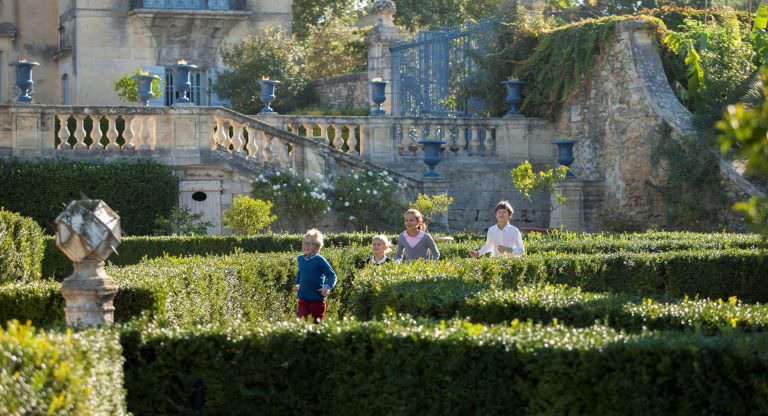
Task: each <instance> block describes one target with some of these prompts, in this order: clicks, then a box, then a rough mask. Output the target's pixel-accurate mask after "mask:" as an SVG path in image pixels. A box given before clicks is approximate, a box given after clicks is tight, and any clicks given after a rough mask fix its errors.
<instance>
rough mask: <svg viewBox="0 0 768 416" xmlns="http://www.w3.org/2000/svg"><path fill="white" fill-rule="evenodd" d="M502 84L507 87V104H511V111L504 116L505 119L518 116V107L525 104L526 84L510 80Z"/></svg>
mask: <svg viewBox="0 0 768 416" xmlns="http://www.w3.org/2000/svg"><path fill="white" fill-rule="evenodd" d="M501 83H502V84H504V86H506V87H507V104H509V111H507V113H506V114H504V117H511V116H516V115H518V114H519V113H518V112H517V106H518V105H519V104H520V103H521V102H523V87H524V86H525V84H526V82H525V81H521V80H508V81H502V82H501Z"/></svg>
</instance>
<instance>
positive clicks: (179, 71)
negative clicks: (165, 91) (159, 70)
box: [170, 59, 197, 105]
mask: <svg viewBox="0 0 768 416" xmlns="http://www.w3.org/2000/svg"><path fill="white" fill-rule="evenodd" d="M170 68H171V70H172V71H173V82H174V84H175V87H176V93H177V94H178V98H176V99H175V100H174V101H173V103H174V104H177V105H192V100H191V99H190V98H189V92H190V91H191V90H192V71H195V70H197V65H192V64H189V63H187V61H185V60H183V59H182V60H180V61H179V62H177V63H175V64H173V65H171V66H170Z"/></svg>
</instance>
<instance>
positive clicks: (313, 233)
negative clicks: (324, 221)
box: [304, 228, 325, 248]
mask: <svg viewBox="0 0 768 416" xmlns="http://www.w3.org/2000/svg"><path fill="white" fill-rule="evenodd" d="M307 237H309V238H310V239H312V241H314V242H315V243H317V247H318V248H323V239H324V238H325V236H324V235H323V233H321V232H320V230H318V229H317V228H313V229H311V230H308V231H307V232H306V233H304V238H307Z"/></svg>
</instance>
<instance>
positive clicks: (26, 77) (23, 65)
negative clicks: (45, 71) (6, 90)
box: [10, 59, 40, 103]
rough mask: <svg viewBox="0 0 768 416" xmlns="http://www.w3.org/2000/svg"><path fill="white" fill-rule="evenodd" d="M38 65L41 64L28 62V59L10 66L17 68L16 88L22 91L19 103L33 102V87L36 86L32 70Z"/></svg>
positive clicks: (20, 60) (18, 99)
mask: <svg viewBox="0 0 768 416" xmlns="http://www.w3.org/2000/svg"><path fill="white" fill-rule="evenodd" d="M38 65H40V63H39V62H32V61H27V60H26V59H19V60H18V61H16V62H11V63H10V66H15V67H16V86H17V87H18V88H19V90H21V93H20V94H19V97H18V98H16V102H17V103H31V102H32V86H33V85H34V84H35V82H34V81H33V80H32V68H34V67H36V66H38Z"/></svg>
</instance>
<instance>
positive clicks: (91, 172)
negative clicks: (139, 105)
mask: <svg viewBox="0 0 768 416" xmlns="http://www.w3.org/2000/svg"><path fill="white" fill-rule="evenodd" d="M0 184H2V187H0V205H2V206H5V207H6V208H7V209H10V210H12V211H16V212H19V213H21V214H22V215H25V216H29V217H32V218H33V219H34V220H35V221H37V222H38V224H40V225H42V226H43V227H44V228H45V229H46V231H47V232H49V233H51V234H52V233H53V232H54V224H53V221H54V220H55V219H56V217H57V216H58V215H59V213H61V211H62V209H63V205H66V204H68V203H69V202H70V201H72V200H74V199H81V197H82V196H81V195H82V194H85V195H87V196H88V197H90V198H93V199H102V200H104V201H105V202H106V203H107V204H108V205H109V206H110V207H111V208H112V209H113V210H115V212H117V213H118V214H120V224H121V226H122V228H123V229H124V230H125V231H126V232H127V233H128V234H133V235H146V234H152V231H153V227H154V220H155V218H156V217H157V216H158V215H164V216H168V214H169V213H170V211H171V208H172V207H174V206H175V205H176V200H177V197H178V183H177V179H176V177H175V176H174V175H173V169H172V168H171V167H169V166H166V165H161V164H158V163H156V162H151V161H146V160H139V161H135V162H124V161H120V162H110V163H105V164H93V163H83V162H62V161H56V160H48V161H39V162H21V161H18V160H0Z"/></svg>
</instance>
